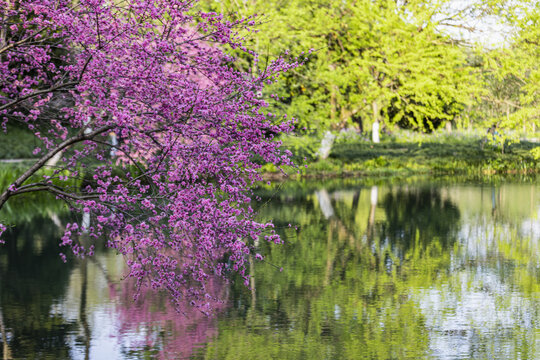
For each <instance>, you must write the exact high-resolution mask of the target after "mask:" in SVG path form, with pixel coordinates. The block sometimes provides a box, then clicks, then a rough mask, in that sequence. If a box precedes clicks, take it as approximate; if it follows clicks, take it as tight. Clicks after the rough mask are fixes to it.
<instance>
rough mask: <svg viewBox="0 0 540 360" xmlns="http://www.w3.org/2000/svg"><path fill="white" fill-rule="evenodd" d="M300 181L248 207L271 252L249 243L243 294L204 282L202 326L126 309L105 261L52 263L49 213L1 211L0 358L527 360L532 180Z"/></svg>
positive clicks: (53, 216) (533, 258)
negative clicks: (211, 306) (257, 216)
mask: <svg viewBox="0 0 540 360" xmlns="http://www.w3.org/2000/svg"><path fill="white" fill-rule="evenodd" d="M304 185H305V186H304V187H298V189H296V190H295V189H294V186H293V187H291V188H289V189H284V190H282V191H280V192H279V193H278V194H277V195H275V196H274V197H273V199H272V200H271V201H270V202H269V203H268V204H266V205H265V206H263V207H262V208H261V209H260V213H261V217H262V218H263V219H274V223H275V224H276V227H277V228H278V230H279V232H280V233H281V235H282V237H283V239H284V240H285V244H284V245H281V246H275V245H272V246H270V245H269V244H266V243H260V244H259V248H260V249H259V250H260V252H262V253H263V254H265V255H266V259H265V262H262V263H261V262H256V263H252V264H251V266H250V272H251V275H252V282H251V286H252V287H253V288H254V289H255V290H254V291H253V292H250V291H248V290H247V289H246V288H245V287H244V286H243V285H241V283H235V284H229V285H224V284H221V283H215V284H213V288H214V291H215V292H217V293H218V294H220V296H222V297H223V298H225V299H226V301H225V303H223V304H218V305H216V307H217V316H216V317H215V318H207V317H205V316H203V315H201V314H199V313H196V312H192V311H186V313H185V314H177V313H176V312H175V311H174V310H173V309H172V308H171V307H170V306H169V305H168V303H167V301H166V300H164V299H160V298H157V297H156V296H152V295H151V294H143V299H142V300H143V301H141V302H138V303H134V302H133V301H132V296H133V292H132V290H131V289H132V288H131V284H130V283H129V282H127V281H124V282H119V279H120V278H121V277H122V275H123V274H124V268H123V260H122V258H120V257H117V256H116V255H115V254H114V253H113V252H108V251H105V250H103V251H100V252H98V254H97V255H96V256H95V258H93V259H91V260H86V261H69V262H68V263H67V264H63V263H62V262H61V260H60V258H59V256H58V252H59V248H58V246H57V244H58V239H59V238H60V236H61V233H62V227H63V224H65V221H64V218H63V215H62V214H58V213H57V210H58V209H55V208H54V207H48V206H47V205H40V206H39V211H37V210H36V207H32V206H31V205H28V204H23V203H21V204H13V206H15V207H14V208H12V209H10V210H9V211H7V212H5V213H4V214H3V216H11V219H10V220H11V221H12V222H17V223H19V225H18V226H17V227H16V228H14V229H12V230H11V231H10V233H9V235H8V238H7V239H6V240H7V244H6V245H4V246H3V247H2V248H0V332H1V338H0V346H1V351H2V355H3V357H4V358H5V359H9V358H16V359H19V358H21V359H27V358H28V359H33V358H36V359H71V358H72V359H111V360H112V359H148V358H164V359H180V358H193V359H235V360H236V359H406V358H412V359H418V358H427V359H540V249H539V247H540V245H539V244H540V187H539V186H538V184H530V183H527V184H523V183H522V184H519V183H502V184H501V183H498V184H495V185H491V184H484V185H479V184H452V185H449V184H445V183H441V182H436V183H435V182H432V183H430V182H424V183H417V184H414V185H413V184H392V185H390V184H380V185H378V186H362V185H354V184H347V185H345V184H337V185H336V184H335V183H334V184H332V185H328V184H327V185H320V186H317V185H314V184H309V183H307V184H304ZM6 214H7V215H6ZM289 224H291V225H292V226H291V227H289ZM295 226H297V229H295ZM281 267H283V269H284V271H282V272H280V271H279V268H281Z"/></svg>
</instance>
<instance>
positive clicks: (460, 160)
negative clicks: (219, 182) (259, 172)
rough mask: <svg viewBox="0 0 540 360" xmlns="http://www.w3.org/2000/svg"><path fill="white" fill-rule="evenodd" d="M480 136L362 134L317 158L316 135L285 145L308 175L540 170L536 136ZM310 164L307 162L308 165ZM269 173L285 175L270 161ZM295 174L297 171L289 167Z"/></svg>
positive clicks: (343, 139) (337, 143)
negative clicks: (375, 137) (378, 137)
mask: <svg viewBox="0 0 540 360" xmlns="http://www.w3.org/2000/svg"><path fill="white" fill-rule="evenodd" d="M482 140H483V139H482V137H481V136H474V135H461V134H445V133H440V134H435V135H423V136H421V135H415V136H400V137H398V136H393V137H391V138H389V139H388V140H386V141H384V142H381V143H379V144H373V143H371V142H369V141H367V140H366V139H363V138H361V137H359V136H354V135H349V136H342V137H340V138H338V139H337V140H336V141H335V143H334V145H333V147H332V150H331V152H330V155H329V157H328V158H327V159H324V160H321V159H319V158H318V155H317V151H318V148H319V144H320V140H319V139H317V138H315V137H295V138H294V137H287V138H284V139H283V143H284V146H285V147H286V148H288V149H289V150H291V151H292V152H293V154H294V156H295V161H296V163H297V164H301V165H302V166H301V169H302V170H301V175H300V176H303V177H350V176H377V177H381V176H382V177H387V176H390V177H392V176H399V177H402V176H413V175H428V174H429V175H482V174H507V173H511V174H512V173H515V174H526V173H538V172H539V170H540V162H539V160H538V158H537V157H536V158H535V156H534V155H533V149H537V150H538V148H539V146H540V144H539V143H536V142H534V141H531V140H522V141H520V142H513V143H510V142H507V143H506V144H505V146H504V151H503V149H502V146H501V145H500V144H490V143H488V142H483V141H482ZM306 165H307V167H305V166H306ZM263 170H264V171H265V173H266V175H267V177H280V176H281V175H280V172H279V171H278V170H277V169H276V168H275V167H274V166H271V165H265V166H264V169H263ZM287 172H288V173H290V174H293V177H294V176H298V175H297V171H295V170H294V169H288V171H287Z"/></svg>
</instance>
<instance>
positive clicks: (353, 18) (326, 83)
mask: <svg viewBox="0 0 540 360" xmlns="http://www.w3.org/2000/svg"><path fill="white" fill-rule="evenodd" d="M446 3H448V2H447V1H442V2H433V3H426V2H424V1H408V2H396V1H391V0H377V1H368V0H360V1H352V2H351V1H333V2H329V1H322V0H299V1H292V2H284V1H276V0H274V1H272V0H270V1H264V2H263V1H256V0H253V1H251V2H249V1H248V2H243V4H242V5H241V6H238V2H236V1H228V2H227V1H225V2H217V1H214V0H206V4H207V6H210V7H213V8H214V9H215V10H220V11H227V9H229V10H231V11H232V10H239V11H240V13H241V14H247V13H264V14H265V15H264V17H263V18H262V19H263V21H262V23H261V24H260V25H259V26H260V30H261V31H260V32H259V34H258V36H256V38H254V39H253V41H254V42H255V45H256V47H258V48H259V50H260V52H261V53H263V54H264V53H267V54H269V55H275V54H276V53H279V52H282V51H287V50H289V51H291V52H293V53H296V54H299V55H300V56H304V54H302V52H303V51H308V50H309V49H315V51H314V52H313V53H312V54H311V55H309V61H308V62H307V63H306V65H305V66H303V67H301V68H299V69H295V70H293V71H291V72H288V73H286V74H285V75H284V76H283V80H282V81H281V82H280V83H278V84H277V85H276V86H275V87H274V88H272V89H271V90H272V91H274V92H275V93H277V95H278V96H279V98H280V100H281V103H280V106H281V109H282V110H283V111H285V112H287V113H288V114H290V115H292V116H295V117H297V118H298V119H299V127H300V128H303V127H307V128H310V129H317V130H320V129H324V128H328V127H335V128H341V127H343V126H344V125H345V124H346V123H348V122H351V121H353V122H356V123H358V124H359V125H360V127H361V128H363V129H364V130H365V129H367V127H368V126H370V125H371V124H372V123H373V122H374V121H381V122H384V123H385V124H386V125H388V126H390V125H393V124H399V125H400V126H402V127H406V128H413V129H418V130H424V131H430V130H433V129H435V128H437V127H438V126H440V125H441V124H443V123H444V122H446V121H450V120H453V119H454V118H455V117H456V116H457V115H458V114H459V113H460V112H461V110H462V109H463V106H464V105H466V104H470V103H471V101H472V98H473V96H472V94H473V93H474V92H475V91H476V90H477V85H476V81H475V77H474V76H472V75H471V66H470V65H468V63H467V59H466V53H465V51H464V49H463V48H462V47H460V46H459V43H458V42H457V41H456V40H454V39H452V38H451V37H449V36H448V35H446V34H444V33H442V32H441V30H440V27H439V25H441V23H443V22H444V21H446V23H448V21H447V20H448V19H451V18H452V17H451V16H447V14H446V13H445V12H444V11H445V7H444V6H442V5H441V4H446ZM443 15H444V16H443ZM261 64H262V65H264V61H262V62H261Z"/></svg>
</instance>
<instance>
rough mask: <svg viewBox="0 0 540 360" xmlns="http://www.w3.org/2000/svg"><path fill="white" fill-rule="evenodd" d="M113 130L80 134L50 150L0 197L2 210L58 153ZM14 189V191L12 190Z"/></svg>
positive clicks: (103, 128)
mask: <svg viewBox="0 0 540 360" xmlns="http://www.w3.org/2000/svg"><path fill="white" fill-rule="evenodd" d="M113 128H114V126H113V125H107V126H103V127H101V128H99V129H97V130H95V131H92V132H91V133H88V134H84V133H82V134H78V135H76V136H74V137H72V138H69V139H67V140H65V141H64V142H62V143H60V144H59V145H58V146H57V147H56V148H54V149H52V150H50V151H49V152H48V153H47V154H45V155H44V156H43V157H42V158H40V159H39V160H38V161H37V162H36V163H35V164H34V165H32V166H31V167H30V168H29V169H28V170H26V171H25V172H24V174H22V175H21V176H19V178H18V179H17V180H15V181H14V182H13V183H12V184H11V186H10V187H9V188H8V189H7V190H6V191H4V193H3V194H2V195H0V209H2V207H3V206H4V204H5V203H6V201H7V200H8V199H9V197H10V196H11V195H14V194H15V193H16V191H17V188H18V187H19V186H21V185H22V184H23V183H24V182H25V181H26V180H28V179H29V178H30V177H31V176H32V175H34V174H35V173H36V172H37V171H38V170H39V169H41V168H42V167H43V166H44V165H45V164H46V163H47V161H49V159H51V158H52V157H53V156H54V155H56V154H57V153H59V152H61V151H63V150H64V149H65V148H67V147H69V146H71V145H73V144H75V143H78V142H81V141H85V140H91V139H92V138H94V137H95V136H97V135H100V134H102V133H104V132H106V131H109V130H111V129H113ZM12 188H13V190H11V189H12Z"/></svg>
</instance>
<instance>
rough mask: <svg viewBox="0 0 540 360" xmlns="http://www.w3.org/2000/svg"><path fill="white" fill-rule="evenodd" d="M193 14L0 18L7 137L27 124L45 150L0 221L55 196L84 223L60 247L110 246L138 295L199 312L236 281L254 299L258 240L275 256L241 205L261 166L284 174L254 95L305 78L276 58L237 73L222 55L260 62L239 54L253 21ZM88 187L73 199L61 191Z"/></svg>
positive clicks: (168, 9)
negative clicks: (232, 276) (212, 290)
mask: <svg viewBox="0 0 540 360" xmlns="http://www.w3.org/2000/svg"><path fill="white" fill-rule="evenodd" d="M193 5H194V1H192V0H125V1H110V0H78V1H68V0H17V1H15V0H8V1H4V2H2V3H1V4H0V10H1V14H2V17H1V21H2V23H1V24H0V26H1V28H2V33H1V37H2V39H0V41H1V43H0V73H1V74H2V76H1V78H0V122H1V123H2V126H3V129H4V132H6V131H7V130H6V129H7V128H8V127H6V125H7V124H9V122H18V123H20V124H24V125H25V126H26V127H27V128H28V129H29V130H30V131H32V133H33V134H34V135H35V137H36V139H38V140H39V142H40V143H41V144H40V145H39V146H38V147H37V148H36V150H35V154H39V156H41V157H40V158H39V159H38V160H37V161H36V163H35V164H33V165H32V166H29V168H28V170H27V171H25V172H24V173H23V174H22V175H21V176H20V177H18V178H17V180H16V181H14V182H13V184H11V186H10V187H9V188H8V189H7V190H5V191H4V192H3V193H2V194H0V209H1V207H2V206H3V205H4V204H5V203H6V201H8V199H10V198H12V197H13V196H16V195H19V194H23V193H26V192H32V191H48V192H51V193H53V194H54V195H56V197H57V199H60V200H64V201H66V202H68V203H69V204H70V206H71V207H72V209H73V210H74V212H75V213H78V214H79V216H80V217H81V218H83V219H84V218H85V217H86V218H87V219H90V221H87V222H85V221H82V222H81V221H77V222H73V223H71V224H68V226H67V228H66V231H65V234H64V236H63V237H62V239H61V245H62V246H66V247H69V248H71V249H72V251H73V252H74V253H75V254H76V255H78V256H81V257H84V256H88V255H92V253H93V249H94V243H95V242H96V241H102V239H105V241H106V242H107V245H108V246H109V247H111V248H114V249H116V250H117V251H118V253H120V254H122V255H123V256H124V257H125V258H126V261H127V264H128V266H129V268H130V273H129V276H131V277H134V278H135V279H137V286H138V288H141V287H151V288H153V289H156V290H165V291H167V292H168V293H169V294H170V295H171V297H172V299H173V300H174V301H175V302H176V303H177V304H179V305H180V304H182V303H183V301H185V299H190V301H191V303H192V304H193V305H195V306H197V307H204V306H206V305H207V304H208V303H209V301H208V299H209V298H210V297H211V295H209V293H208V292H207V291H206V283H207V281H208V279H209V277H210V276H215V275H218V276H222V277H226V276H227V274H228V273H229V272H231V271H235V272H238V273H240V274H241V275H242V276H243V277H244V279H245V281H246V284H247V283H248V280H247V279H248V275H247V274H246V270H245V264H246V261H247V260H248V257H249V256H252V255H254V254H252V250H251V249H252V244H253V242H254V240H255V239H258V238H259V237H265V238H266V239H267V240H268V241H272V242H276V243H279V242H280V239H279V237H278V236H277V235H276V233H275V232H274V231H273V230H272V224H271V223H258V222H257V221H255V214H254V211H253V209H252V207H251V206H250V202H251V195H252V194H251V190H250V189H251V188H252V187H253V185H254V184H256V183H257V182H258V181H260V180H261V177H260V174H259V172H258V169H259V168H260V165H259V163H261V162H263V161H264V162H271V163H274V164H276V165H278V166H281V165H284V164H287V165H291V162H290V160H289V155H290V154H289V153H288V152H287V151H283V150H281V149H280V142H278V141H275V139H273V138H274V136H275V135H276V134H280V133H283V132H289V131H291V130H292V122H291V121H288V122H284V121H283V117H277V116H276V115H274V114H268V113H267V112H265V107H266V106H267V102H266V100H265V98H264V97H261V96H260V94H261V93H263V94H264V92H263V86H264V85H265V84H267V83H272V82H273V81H275V80H276V79H277V78H278V77H279V74H280V73H281V72H283V71H287V70H289V69H291V68H294V67H296V66H298V65H300V64H299V63H298V61H296V60H294V59H291V60H289V59H286V58H285V57H280V58H277V59H275V60H273V61H271V62H269V63H268V65H267V66H266V68H265V69H264V70H263V71H258V72H256V73H251V74H249V73H246V72H244V71H241V70H238V68H237V67H235V63H234V62H235V59H234V58H233V57H232V56H230V55H227V53H226V52H225V51H226V50H227V49H238V50H239V51H246V52H247V53H248V54H250V56H252V59H253V61H255V62H257V61H258V57H257V55H256V54H255V53H253V52H252V51H251V50H249V49H247V48H245V46H244V45H243V40H244V38H243V36H245V34H246V33H248V32H249V28H250V27H251V26H252V25H253V23H254V21H255V18H246V19H240V20H235V21H227V20H226V19H224V18H223V16H221V15H219V14H215V13H201V12H199V11H196V10H195V9H194V8H193ZM111 134H114V135H115V136H116V138H117V139H118V141H117V142H116V143H115V144H112V143H111V141H110V136H111ZM2 136H6V135H2ZM7 136H9V134H7ZM111 148H114V151H115V154H116V155H115V156H114V157H111V155H110V153H111ZM56 161H57V162H56ZM92 164H98V165H92ZM52 165H54V168H53V169H55V170H54V171H52V170H51V172H49V173H47V174H46V175H43V176H42V179H41V180H37V181H36V180H35V177H36V174H39V172H40V171H42V170H43V169H44V168H47V167H49V166H52ZM89 169H90V170H89ZM81 178H82V179H84V180H82V181H83V185H82V187H73V186H71V187H70V186H68V184H72V183H73V179H81ZM70 180H71V182H70ZM3 229H4V226H3V225H0V232H1V230H3ZM81 236H84V237H85V238H89V239H91V241H90V244H87V243H84V244H83V242H82V241H80V239H81ZM258 257H259V256H258Z"/></svg>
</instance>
